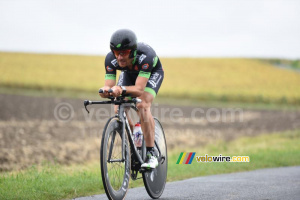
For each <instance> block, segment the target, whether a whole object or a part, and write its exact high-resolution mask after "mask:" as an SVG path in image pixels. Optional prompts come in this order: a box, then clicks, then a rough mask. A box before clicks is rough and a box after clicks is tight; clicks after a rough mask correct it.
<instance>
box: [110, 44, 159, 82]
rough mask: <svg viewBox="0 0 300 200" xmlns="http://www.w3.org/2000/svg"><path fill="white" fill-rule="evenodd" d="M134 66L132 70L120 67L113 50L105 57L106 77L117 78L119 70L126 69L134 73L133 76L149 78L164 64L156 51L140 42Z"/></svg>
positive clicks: (127, 71)
mask: <svg viewBox="0 0 300 200" xmlns="http://www.w3.org/2000/svg"><path fill="white" fill-rule="evenodd" d="M132 63H133V68H132V70H130V69H129V68H128V67H123V68H122V67H120V66H119V65H118V62H117V59H116V57H115V56H114V54H113V53H112V52H109V53H108V54H107V55H106V58H105V70H106V75H105V79H113V80H116V72H117V70H121V71H126V73H130V74H132V77H133V78H135V79H136V78H137V77H138V76H142V77H146V78H149V77H150V76H151V74H152V73H154V72H156V71H157V70H159V71H161V70H162V66H161V63H160V60H159V58H158V56H157V55H156V53H155V51H154V50H153V49H152V48H151V47H150V46H149V45H147V44H145V43H140V42H139V43H138V45H137V54H136V56H135V57H134V59H133V62H132Z"/></svg>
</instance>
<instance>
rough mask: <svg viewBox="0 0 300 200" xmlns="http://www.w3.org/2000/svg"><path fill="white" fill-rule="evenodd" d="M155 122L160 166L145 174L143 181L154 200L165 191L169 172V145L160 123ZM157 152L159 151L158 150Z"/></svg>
mask: <svg viewBox="0 0 300 200" xmlns="http://www.w3.org/2000/svg"><path fill="white" fill-rule="evenodd" d="M154 122H155V147H154V148H157V147H156V145H158V146H159V149H160V154H159V155H158V157H159V158H158V166H157V167H156V168H155V169H153V170H152V171H149V172H145V173H143V181H144V185H145V188H146V190H147V192H148V194H149V196H150V197H151V198H153V199H157V198H159V197H160V196H161V195H162V193H163V191H164V189H165V184H166V180H167V170H168V155H167V143H166V138H165V133H164V130H163V128H162V126H161V124H160V122H159V121H158V119H156V118H154ZM156 150H157V149H156Z"/></svg>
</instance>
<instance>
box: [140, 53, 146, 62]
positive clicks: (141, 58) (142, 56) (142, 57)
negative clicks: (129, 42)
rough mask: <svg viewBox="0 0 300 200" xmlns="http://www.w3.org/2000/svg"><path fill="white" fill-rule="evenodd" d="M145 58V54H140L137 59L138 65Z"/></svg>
mask: <svg viewBox="0 0 300 200" xmlns="http://www.w3.org/2000/svg"><path fill="white" fill-rule="evenodd" d="M146 57H147V56H146V55H145V54H142V55H141V56H140V58H139V64H141V63H142V62H143V60H144V59H145V58H146Z"/></svg>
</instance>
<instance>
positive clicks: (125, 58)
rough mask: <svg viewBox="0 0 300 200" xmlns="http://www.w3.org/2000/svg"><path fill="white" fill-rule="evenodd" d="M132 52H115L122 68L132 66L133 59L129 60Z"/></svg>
mask: <svg viewBox="0 0 300 200" xmlns="http://www.w3.org/2000/svg"><path fill="white" fill-rule="evenodd" d="M130 51H131V50H121V51H116V50H114V54H115V56H116V58H117V61H118V64H119V66H120V67H126V66H129V65H130V63H131V59H130V58H129V55H130Z"/></svg>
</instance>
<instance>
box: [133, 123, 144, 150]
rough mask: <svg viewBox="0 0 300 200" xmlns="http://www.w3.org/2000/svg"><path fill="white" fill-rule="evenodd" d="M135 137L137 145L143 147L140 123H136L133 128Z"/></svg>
mask: <svg viewBox="0 0 300 200" xmlns="http://www.w3.org/2000/svg"><path fill="white" fill-rule="evenodd" d="M133 139H134V144H135V146H136V147H142V143H143V132H142V128H141V124H140V123H136V124H135V126H134V129H133Z"/></svg>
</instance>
